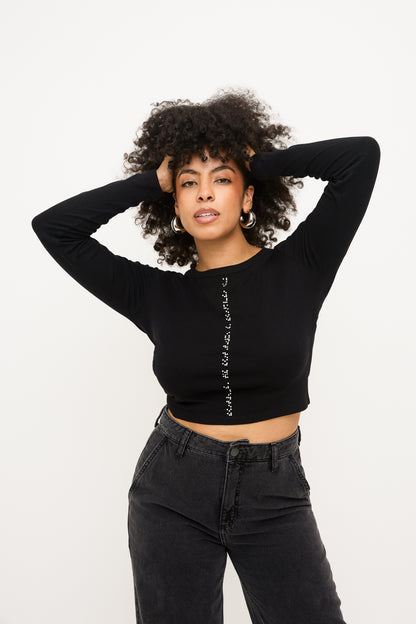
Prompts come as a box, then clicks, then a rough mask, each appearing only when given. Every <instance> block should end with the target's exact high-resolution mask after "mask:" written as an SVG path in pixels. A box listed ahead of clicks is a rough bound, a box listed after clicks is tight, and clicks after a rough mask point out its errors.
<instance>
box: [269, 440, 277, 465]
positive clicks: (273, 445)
mask: <svg viewBox="0 0 416 624" xmlns="http://www.w3.org/2000/svg"><path fill="white" fill-rule="evenodd" d="M277 445H278V441H276V442H271V443H270V446H271V450H272V472H277V470H278V468H279V449H278V446H277Z"/></svg>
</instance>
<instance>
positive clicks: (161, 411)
mask: <svg viewBox="0 0 416 624" xmlns="http://www.w3.org/2000/svg"><path fill="white" fill-rule="evenodd" d="M166 405H167V404H166ZM166 405H164V406H163V407H162V409H161V410H160V413H159V416H158V417H157V418H156V420H155V427H157V426H158V424H159V420H160V417H161V416H162V414H163V412H164V410H165V407H166Z"/></svg>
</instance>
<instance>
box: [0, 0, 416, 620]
mask: <svg viewBox="0 0 416 624" xmlns="http://www.w3.org/2000/svg"><path fill="white" fill-rule="evenodd" d="M410 8H411V3H410V2H404V1H403V0H399V1H398V2H395V3H393V4H392V3H387V2H376V1H375V0H374V1H368V0H367V1H366V0H361V1H359V2H358V1H356V0H353V1H352V2H349V3H348V5H345V4H341V3H334V2H330V1H323V0H317V1H315V2H313V3H311V2H306V1H305V0H302V1H299V2H297V3H288V2H286V3H279V2H272V1H270V2H266V1H265V0H258V1H257V2H255V3H253V2H242V1H241V0H240V1H239V2H225V3H222V2H219V1H218V0H214V1H212V2H208V3H202V4H201V3H195V2H191V1H184V0H178V1H177V2H175V3H168V2H157V1H155V2H151V3H142V2H137V1H136V2H133V1H132V0H126V1H125V2H123V3H116V2H114V1H113V2H105V1H104V2H103V1H102V0H101V1H100V2H98V1H97V0H83V1H82V2H80V1H79V0H75V1H74V2H72V4H71V5H68V4H64V3H62V2H59V3H57V2H52V1H45V0H40V1H39V2H37V3H32V2H28V1H24V2H22V1H20V2H19V1H17V2H13V3H12V2H11V1H4V0H3V2H2V20H1V27H0V28H1V37H0V45H1V59H2V61H1V62H2V87H3V97H2V104H1V105H2V115H1V121H0V123H1V136H2V139H3V140H2V149H1V159H2V163H1V165H2V195H3V197H2V210H1V228H0V232H1V247H0V253H1V273H2V295H3V297H2V308H1V309H2V323H1V331H2V337H1V344H2V349H1V360H2V372H1V379H2V391H1V395H0V401H1V403H0V406H1V433H0V470H1V481H0V482H1V503H0V506H1V511H0V552H1V555H0V623H1V624H23V623H25V622H28V621H30V622H31V624H56V622H59V623H60V624H73V623H74V622H76V623H77V624H98V623H100V624H113V623H114V622H124V623H126V624H128V623H131V624H133V622H134V621H135V615H134V595H133V578H132V572H131V564H130V558H129V553H128V543H127V505H128V501H127V492H128V488H129V486H130V482H131V479H132V476H133V470H134V467H135V464H136V461H137V458H138V456H139V454H140V452H141V449H142V448H143V446H144V444H145V441H146V440H147V438H148V436H149V435H150V433H151V430H152V428H153V425H154V421H155V419H156V417H157V415H158V413H159V411H160V409H161V408H162V406H163V405H164V402H165V395H164V392H163V390H162V389H161V387H160V386H159V384H158V382H157V379H156V378H155V376H154V375H153V372H152V369H151V364H152V356H153V351H152V343H151V342H150V340H149V339H148V337H147V336H146V335H145V334H144V333H141V332H139V330H138V329H137V328H136V327H135V326H134V325H133V324H132V323H131V322H130V321H128V320H127V319H126V318H124V317H123V316H121V315H120V314H118V313H117V312H115V311H113V310H112V309H111V308H109V307H107V306H106V305H105V304H103V303H102V302H100V301H99V300H98V299H96V298H94V296H93V295H91V294H90V293H89V292H88V291H86V290H84V289H83V288H82V287H81V286H80V285H79V284H78V283H77V282H75V281H74V280H73V279H72V278H71V277H70V276H69V275H68V274H66V273H65V272H64V271H63V269H61V267H60V266H59V265H58V264H57V263H56V262H55V261H54V260H53V259H52V258H51V257H50V256H49V254H48V253H47V252H46V250H45V249H44V248H43V246H42V245H41V243H40V241H39V240H38V239H37V237H36V235H35V234H34V232H33V230H32V228H31V219H32V218H33V216H35V214H38V213H39V212H41V211H43V210H45V209H46V208H48V207H50V206H52V205H54V204H56V203H58V202H60V201H62V200H64V199H66V198H69V197H72V196H73V195H76V194H78V193H80V192H82V191H86V190H90V189H93V188H96V187H98V186H102V185H104V184H107V183H109V182H112V181H115V180H116V179H122V178H123V172H122V162H123V154H124V152H129V151H131V150H132V148H133V142H132V141H133V138H134V135H135V132H136V129H138V128H139V126H140V125H141V123H142V122H143V121H144V120H145V119H146V118H147V117H148V116H149V114H150V111H151V108H152V103H155V102H160V101H162V100H173V99H177V98H181V99H185V98H189V99H190V100H191V101H193V102H197V101H202V100H203V99H205V98H207V97H209V96H210V95H212V94H213V93H214V92H215V91H216V90H217V89H218V88H225V89H226V88H228V87H235V88H237V87H241V88H250V89H253V90H254V91H255V92H256V94H257V96H258V97H259V98H261V99H262V100H264V101H266V102H268V103H269V104H270V106H271V107H272V109H273V114H274V119H275V120H278V121H281V122H282V123H284V124H287V125H289V126H291V127H292V128H293V131H294V139H293V140H292V142H291V143H294V142H296V143H303V142H310V141H317V140H321V139H328V138H334V137H342V136H358V135H371V136H373V137H374V138H375V139H377V141H378V142H379V144H380V147H381V162H380V168H379V173H378V179H377V181H376V185H375V188H374V191H373V195H372V198H371V200H370V204H369V207H368V209H367V213H366V215H365V216H364V219H363V221H362V223H361V225H360V228H359V230H358V232H357V234H356V236H355V238H354V240H353V242H352V244H351V246H350V249H349V251H348V252H347V255H346V257H345V258H344V260H343V262H342V265H341V267H340V269H339V271H338V274H337V276H336V278H335V281H334V283H333V285H332V288H331V291H330V293H329V295H328V297H327V299H326V301H325V302H324V305H323V307H322V309H321V312H320V316H319V319H318V326H317V332H316V336H315V346H314V353H313V359H312V368H311V374H310V377H309V393H310V399H311V403H310V405H309V407H308V408H307V410H305V412H303V413H302V414H301V419H300V426H301V430H302V461H303V464H304V466H305V470H306V473H307V476H308V480H309V482H310V485H311V500H312V506H313V510H314V513H315V515H316V518H317V521H318V526H319V529H320V532H321V536H322V538H323V541H324V544H325V546H326V549H327V554H328V559H329V561H330V564H331V567H332V571H333V574H334V579H335V582H336V585H337V590H338V593H339V595H340V598H341V602H342V609H343V614H344V617H345V619H346V621H347V622H348V624H368V623H369V622H377V624H390V623H391V622H392V621H393V620H394V621H403V622H409V621H410V619H411V617H413V616H414V604H413V602H414V601H413V593H414V592H413V586H414V559H415V548H414V526H415V520H416V518H415V500H414V491H415V465H414V448H415V442H416V439H415V421H414V417H415V409H414V397H413V392H414V386H415V384H414V377H415V366H414V355H415V332H414V319H415V306H414V297H415V291H414V273H415V261H414V254H413V243H414V232H415V226H416V223H415V207H414V197H413V195H414V179H415V175H414V165H415V158H414V146H415V140H414V139H415V133H414V130H415V124H414V117H413V115H414V110H415V101H414V96H413V93H412V82H413V79H412V78H411V75H412V69H414V68H413V67H412V66H411V58H412V56H413V58H414V53H415V48H414V45H413V44H412V43H411V42H412V41H413V30H412V27H411V16H410ZM303 181H304V189H303V190H300V191H298V192H297V194H296V199H297V205H298V209H299V212H298V215H297V216H294V217H293V219H292V227H291V229H290V231H289V232H288V233H284V232H283V231H279V233H278V236H279V240H283V238H285V237H286V236H287V235H288V234H290V233H291V232H293V230H294V229H295V227H296V226H297V225H298V223H300V221H302V220H303V219H304V218H305V217H306V215H307V214H308V213H309V212H310V210H312V209H313V207H314V206H315V205H316V202H317V201H318V199H319V197H320V195H321V194H322V192H323V189H324V187H325V185H326V182H322V181H319V180H315V179H311V178H303ZM135 212H136V209H135V208H131V209H128V210H127V211H126V212H125V213H123V214H121V215H118V216H117V217H115V218H113V219H112V220H111V221H110V222H109V223H108V224H107V225H105V226H103V227H102V228H100V229H99V230H98V232H97V233H96V234H95V235H94V237H96V238H97V239H98V240H99V241H100V242H102V243H103V244H105V245H106V246H107V247H108V248H109V249H110V250H111V251H113V252H114V253H118V254H121V255H125V256H126V257H128V258H130V259H132V260H140V261H142V262H144V263H147V264H150V265H153V266H160V265H157V263H156V259H157V254H156V252H155V251H154V250H153V249H152V243H153V241H152V240H151V239H147V240H144V239H143V238H142V236H141V230H140V229H139V227H138V226H136V225H135V224H134V221H133V217H134V214H135ZM162 268H165V269H166V268H168V267H167V265H164V266H163V267H162ZM169 268H171V269H174V270H178V271H184V270H186V269H187V268H188V267H186V268H182V269H181V268H179V267H177V266H174V267H169ZM270 314H273V310H270ZM254 328H255V319H254ZM316 449H319V454H316V453H315V452H314V450H316ZM224 616H225V617H224V619H225V622H226V623H227V624H237V623H238V624H249V622H250V619H249V615H248V610H247V607H246V605H245V602H244V597H243V593H242V590H241V587H240V584H239V580H238V577H237V574H236V572H235V570H234V568H233V567H232V564H231V561H230V560H228V563H227V569H226V573H225V579H224ZM198 624H199V623H198ZM201 624H202V623H201Z"/></svg>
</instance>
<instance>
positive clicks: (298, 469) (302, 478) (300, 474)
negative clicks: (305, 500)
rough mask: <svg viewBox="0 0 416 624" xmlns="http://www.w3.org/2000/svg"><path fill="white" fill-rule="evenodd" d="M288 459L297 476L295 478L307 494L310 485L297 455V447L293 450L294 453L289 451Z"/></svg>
mask: <svg viewBox="0 0 416 624" xmlns="http://www.w3.org/2000/svg"><path fill="white" fill-rule="evenodd" d="M289 460H290V463H291V465H292V467H293V470H294V473H295V475H296V477H297V479H298V480H299V482H300V483H301V485H302V487H303V488H304V490H305V494H306V495H307V496H309V492H310V490H311V488H310V485H309V483H308V480H307V478H306V475H305V470H304V468H303V466H302V461H301V459H300V455H299V449H298V450H297V451H295V452H294V453H291V454H290V455H289Z"/></svg>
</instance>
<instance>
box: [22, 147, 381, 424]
mask: <svg viewBox="0 0 416 624" xmlns="http://www.w3.org/2000/svg"><path fill="white" fill-rule="evenodd" d="M379 161H380V146H379V144H378V142H377V141H376V140H375V139H374V138H373V137H370V136H356V137H343V138H334V139H327V140H322V141H316V142H312V143H302V144H296V145H292V146H291V147H288V148H286V149H281V150H275V151H271V152H259V153H256V154H255V155H254V156H253V158H252V160H251V165H250V167H251V171H252V173H253V176H254V177H255V179H256V180H258V181H259V182H261V181H266V180H269V179H274V178H275V177H277V176H294V177H298V178H300V177H305V176H311V177H314V178H316V179H321V180H324V181H327V184H326V186H325V188H324V190H323V193H322V195H321V197H320V198H319V201H318V202H317V204H316V206H315V207H314V208H313V209H312V211H311V212H310V213H309V214H308V216H307V217H306V218H305V219H304V221H302V222H301V223H299V224H298V226H297V227H296V229H295V230H294V231H293V232H292V233H291V234H290V235H289V236H287V238H286V239H285V240H283V241H282V242H280V243H278V244H277V245H275V246H274V247H273V248H269V247H263V248H261V249H260V251H259V252H257V253H256V254H255V255H254V256H252V257H251V258H250V259H248V260H246V261H244V262H240V263H238V264H233V265H229V266H223V267H218V268H214V269H210V270H206V271H197V270H196V269H189V270H187V271H186V272H184V273H181V272H179V271H172V270H163V269H160V268H157V267H153V266H150V265H148V264H144V263H142V262H139V261H132V260H129V259H127V258H125V257H123V256H120V255H116V254H114V253H112V252H111V251H110V250H109V249H107V247H105V246H104V245H102V244H101V243H99V242H98V241H97V240H96V239H94V238H92V237H91V234H93V233H94V232H96V231H97V230H98V228H99V227H100V226H101V225H103V224H105V223H107V222H108V221H109V220H110V219H111V218H112V217H113V216H115V215H116V214H118V213H121V212H123V211H125V210H126V209H127V208H129V207H133V206H137V205H138V204H139V203H140V202H142V201H149V200H157V199H158V198H160V197H162V196H163V191H162V189H161V187H160V185H159V181H158V177H157V173H156V170H148V171H145V172H143V173H136V174H134V175H132V176H130V177H129V178H127V179H125V180H119V181H116V182H111V183H109V184H106V185H105V186H101V187H99V188H96V189H93V190H88V191H84V192H82V193H80V194H78V195H75V196H74V197H71V198H69V199H66V200H64V201H62V202H60V203H58V204H56V205H55V206H52V207H51V208H48V209H47V210H45V211H43V212H41V213H40V214H38V215H36V216H35V217H34V218H33V219H32V227H33V229H34V231H35V233H36V235H37V236H38V238H39V239H40V241H41V243H42V244H43V246H44V247H45V248H46V250H47V251H48V252H49V254H50V255H51V256H52V257H53V258H54V259H55V261H56V262H57V263H58V264H59V265H60V266H61V267H62V268H63V269H64V270H65V271H66V272H67V273H69V275H71V276H72V277H73V278H74V279H75V280H76V281H77V282H78V283H79V284H81V286H83V287H84V288H86V289H87V290H88V291H89V292H91V293H92V294H93V295H94V296H96V297H98V298H99V299H100V300H101V301H102V302H104V303H105V304H107V305H108V306H110V307H111V308H113V309H114V310H116V311H117V312H119V313H120V314H122V315H124V316H125V317H126V318H127V319H129V320H130V321H132V323H134V325H135V326H136V327H137V328H138V329H139V330H141V331H142V332H145V333H146V335H147V336H148V337H149V339H150V340H151V342H152V343H153V345H154V355H153V362H152V368H153V372H154V374H155V375H156V378H157V379H158V381H159V383H160V385H161V387H162V389H163V390H164V392H165V393H166V404H167V406H168V407H169V408H170V410H171V412H172V413H173V415H174V416H175V417H177V418H180V419H184V420H187V421H191V422H197V423H204V424H243V423H250V422H258V421H262V420H267V419H270V418H276V417H279V416H283V415H285V414H291V413H294V412H300V411H303V410H305V409H306V408H307V406H308V404H309V402H310V399H309V393H308V376H309V372H310V366H311V359H312V351H313V343H314V337H315V331H316V323H317V319H318V315H319V311H320V309H321V306H322V303H323V301H324V299H325V297H326V296H327V294H328V292H329V289H330V288H331V285H332V283H333V280H334V278H335V275H336V273H337V271H338V268H339V266H340V264H341V262H342V260H343V258H344V256H345V254H346V252H347V250H348V248H349V246H350V244H351V241H352V239H353V237H354V235H355V233H356V231H357V228H358V227H359V225H360V223H361V221H362V219H363V216H364V214H365V212H366V209H367V206H368V204H369V201H370V198H371V195H372V191H373V187H374V184H375V181H376V177H377V173H378V168H379ZM178 235H179V234H178Z"/></svg>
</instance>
